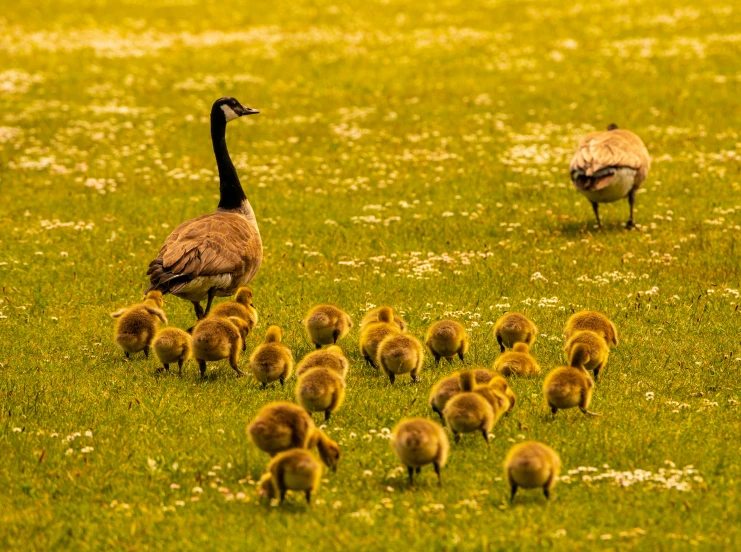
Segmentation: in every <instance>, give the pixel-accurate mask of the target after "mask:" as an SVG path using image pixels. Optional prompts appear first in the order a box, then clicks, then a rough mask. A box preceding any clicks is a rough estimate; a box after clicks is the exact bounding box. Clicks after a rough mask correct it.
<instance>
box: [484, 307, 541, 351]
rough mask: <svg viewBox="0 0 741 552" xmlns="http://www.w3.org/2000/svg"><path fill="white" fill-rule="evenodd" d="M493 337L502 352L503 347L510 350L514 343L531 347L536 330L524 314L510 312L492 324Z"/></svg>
mask: <svg viewBox="0 0 741 552" xmlns="http://www.w3.org/2000/svg"><path fill="white" fill-rule="evenodd" d="M494 335H495V336H496V338H497V343H499V349H500V350H501V352H504V348H505V347H509V348H512V347H514V345H515V343H527V344H528V346H532V344H533V342H534V341H535V336H536V335H538V329H537V328H536V327H535V324H533V323H532V322H531V321H530V319H529V318H528V317H527V316H525V315H524V314H520V313H518V312H510V313H508V314H505V315H504V316H502V317H501V318H500V319H499V320H497V322H496V324H494Z"/></svg>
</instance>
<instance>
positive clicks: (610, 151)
mask: <svg viewBox="0 0 741 552" xmlns="http://www.w3.org/2000/svg"><path fill="white" fill-rule="evenodd" d="M650 167H651V158H650V157H649V156H648V150H647V149H646V146H645V145H644V144H643V141H642V140H641V139H640V138H639V137H638V136H636V135H635V134H633V133H632V132H631V131H629V130H621V129H618V127H617V125H615V124H612V125H610V126H608V127H607V131H606V132H590V133H589V134H587V135H586V136H585V137H584V138H582V139H581V141H580V142H579V146H578V147H577V148H576V153H575V154H574V158H573V159H572V160H571V167H570V169H569V170H570V172H571V180H572V182H573V183H574V186H575V187H576V189H577V190H579V191H580V192H581V193H582V194H584V195H585V196H586V197H587V199H588V200H589V201H590V203H591V204H592V209H594V215H595V216H596V217H597V226H600V227H601V226H602V223H601V222H600V219H599V204H600V203H612V202H613V201H617V200H619V199H625V198H626V197H627V198H628V202H629V203H630V219H628V222H627V223H626V224H625V227H626V228H635V222H633V205H634V203H635V197H636V192H637V191H638V188H640V187H641V184H642V183H643V181H644V180H646V175H647V174H648V169H649V168H650Z"/></svg>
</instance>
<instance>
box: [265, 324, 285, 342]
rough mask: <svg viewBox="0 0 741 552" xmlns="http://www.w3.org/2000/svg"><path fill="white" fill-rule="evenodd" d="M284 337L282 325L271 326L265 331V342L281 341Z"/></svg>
mask: <svg viewBox="0 0 741 552" xmlns="http://www.w3.org/2000/svg"><path fill="white" fill-rule="evenodd" d="M282 339H283V330H281V329H280V326H270V327H269V328H268V331H266V332H265V343H280V342H281V340H282Z"/></svg>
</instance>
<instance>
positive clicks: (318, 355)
mask: <svg viewBox="0 0 741 552" xmlns="http://www.w3.org/2000/svg"><path fill="white" fill-rule="evenodd" d="M317 366H322V367H324V368H330V369H331V370H334V371H335V372H337V374H338V375H339V376H340V377H341V378H343V379H344V378H345V377H346V376H347V371H348V370H349V369H350V363H349V362H348V360H347V357H346V356H345V353H343V352H342V349H341V348H340V347H339V345H330V346H329V347H327V348H326V349H317V350H316V351H312V352H310V353H309V354H307V355H306V356H305V357H304V358H302V359H301V362H299V363H298V366H296V375H297V376H300V375H301V374H303V373H304V372H306V371H307V370H310V369H311V368H315V367H317Z"/></svg>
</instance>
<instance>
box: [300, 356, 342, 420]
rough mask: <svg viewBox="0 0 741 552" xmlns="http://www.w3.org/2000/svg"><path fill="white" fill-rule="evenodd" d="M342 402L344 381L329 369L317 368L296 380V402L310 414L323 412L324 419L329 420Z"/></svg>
mask: <svg viewBox="0 0 741 552" xmlns="http://www.w3.org/2000/svg"><path fill="white" fill-rule="evenodd" d="M344 400H345V380H344V379H342V377H340V375H339V374H338V373H337V372H335V371H334V370H332V369H331V368H325V367H323V366H317V367H315V368H311V369H310V370H307V371H306V372H304V373H303V374H301V376H300V377H299V379H298V384H297V385H296V401H297V402H298V404H300V405H301V406H303V407H304V408H305V409H306V411H307V412H309V413H310V414H311V413H313V412H324V419H325V420H329V417H330V416H331V415H332V413H333V412H334V411H335V410H337V409H338V408H339V407H340V406H342V402H343V401H344Z"/></svg>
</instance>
